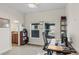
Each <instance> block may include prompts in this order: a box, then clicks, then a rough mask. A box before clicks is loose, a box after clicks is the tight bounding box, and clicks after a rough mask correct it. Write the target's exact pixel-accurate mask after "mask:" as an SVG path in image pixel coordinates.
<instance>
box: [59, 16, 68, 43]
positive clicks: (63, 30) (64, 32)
mask: <svg viewBox="0 0 79 59" xmlns="http://www.w3.org/2000/svg"><path fill="white" fill-rule="evenodd" d="M60 34H61V36H60V37H61V42H62V43H63V42H64V39H65V38H66V37H67V19H66V16H61V20H60Z"/></svg>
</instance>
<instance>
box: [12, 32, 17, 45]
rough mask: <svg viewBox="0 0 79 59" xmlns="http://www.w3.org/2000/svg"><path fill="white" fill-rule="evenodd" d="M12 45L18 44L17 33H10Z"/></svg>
mask: <svg viewBox="0 0 79 59" xmlns="http://www.w3.org/2000/svg"><path fill="white" fill-rule="evenodd" d="M12 43H16V44H18V32H16V31H12Z"/></svg>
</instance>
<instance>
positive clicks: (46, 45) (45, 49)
mask: <svg viewBox="0 0 79 59" xmlns="http://www.w3.org/2000/svg"><path fill="white" fill-rule="evenodd" d="M43 40H44V47H43V50H44V51H47V53H45V55H46V54H47V55H51V54H52V52H51V51H50V50H48V49H47V47H48V45H49V42H48V40H47V37H46V33H45V32H43Z"/></svg>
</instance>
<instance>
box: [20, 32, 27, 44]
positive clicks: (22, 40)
mask: <svg viewBox="0 0 79 59" xmlns="http://www.w3.org/2000/svg"><path fill="white" fill-rule="evenodd" d="M27 43H28V35H27V31H21V32H20V45H24V44H27Z"/></svg>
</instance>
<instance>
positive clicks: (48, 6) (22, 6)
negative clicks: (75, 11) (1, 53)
mask: <svg viewBox="0 0 79 59" xmlns="http://www.w3.org/2000/svg"><path fill="white" fill-rule="evenodd" d="M27 4H28V3H4V4H0V6H8V7H10V8H13V9H15V10H17V11H20V12H22V13H26V14H27V13H32V12H39V11H46V10H52V9H56V8H64V7H65V6H66V4H65V3H39V4H36V5H37V7H38V8H29V7H28V5H27Z"/></svg>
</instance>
